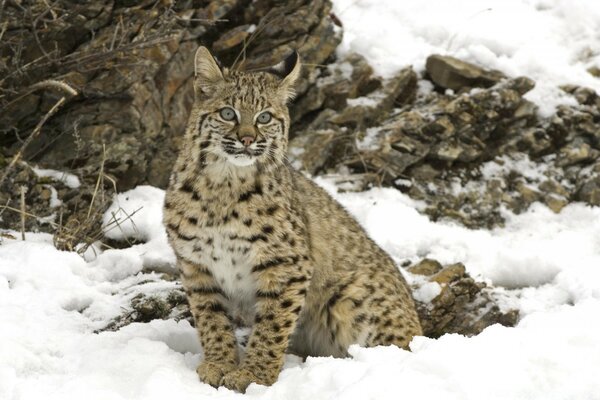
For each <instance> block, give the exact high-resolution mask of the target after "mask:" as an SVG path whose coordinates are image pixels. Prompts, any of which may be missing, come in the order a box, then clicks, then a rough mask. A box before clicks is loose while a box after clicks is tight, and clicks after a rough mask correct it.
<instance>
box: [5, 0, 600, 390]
mask: <svg viewBox="0 0 600 400" xmlns="http://www.w3.org/2000/svg"><path fill="white" fill-rule="evenodd" d="M333 3H334V12H335V14H336V15H337V16H338V17H339V18H340V19H341V20H342V22H343V23H344V39H343V42H342V45H341V47H340V49H339V52H340V55H341V56H344V55H346V54H348V53H349V52H352V51H355V52H358V53H361V54H363V55H364V56H365V57H366V58H367V59H368V60H369V62H370V63H371V64H372V65H373V67H374V68H375V71H376V72H377V73H378V74H379V75H381V76H383V77H384V78H388V77H390V76H392V75H393V74H394V73H396V72H397V71H399V70H400V69H402V68H404V67H405V66H407V65H411V64H412V65H413V66H414V67H415V68H416V70H417V71H420V72H422V71H423V69H424V63H425V59H426V57H427V56H428V55H430V54H432V53H442V54H449V55H453V56H456V57H458V58H461V59H464V60H467V61H470V62H474V63H476V64H479V65H482V66H485V67H486V68H494V69H498V70H501V71H503V72H504V73H506V74H507V75H509V76H519V75H526V76H529V77H531V78H533V79H534V80H536V87H535V89H534V90H533V91H531V92H530V93H528V94H527V98H529V99H530V100H532V101H534V102H535V103H537V104H538V105H539V106H540V112H541V114H542V115H549V114H551V113H552V112H553V111H554V109H555V108H556V106H557V105H558V104H573V103H574V100H573V99H572V98H571V97H570V96H568V95H566V94H564V93H562V92H561V91H560V89H558V86H559V85H562V84H567V83H570V84H577V85H583V86H588V87H591V88H593V89H595V90H596V91H600V80H598V79H594V78H592V77H591V75H590V74H589V73H587V72H586V69H587V68H589V67H591V66H598V67H600V40H599V39H600V38H599V36H598V32H600V3H599V2H598V1H596V0H571V1H567V0H456V1H453V2H448V1H444V0H429V1H426V2H423V1H419V0H403V1H397V0H334V1H333ZM338 68H339V72H340V74H341V76H349V75H351V73H352V66H351V65H350V64H349V63H347V64H342V65H340V66H339V67H338ZM432 89H433V88H432V86H431V84H429V83H427V81H423V80H420V81H419V93H421V94H426V93H428V92H430V91H431V90H432ZM367 101H368V99H364V98H358V99H355V100H353V102H354V104H355V105H365V102H367ZM351 103H352V102H351ZM377 134H378V131H377V129H372V130H369V131H367V132H366V135H365V137H364V138H362V139H361V140H360V141H358V142H357V145H358V146H363V147H364V148H369V147H370V146H372V141H373V137H374V136H376V135H377ZM297 151H300V150H297ZM544 168H545V167H543V166H542V167H540V164H535V163H532V162H531V161H530V160H528V159H526V158H523V159H507V158H504V159H499V160H494V161H491V162H490V163H487V164H485V165H484V166H483V168H482V171H481V172H482V175H483V177H484V179H492V178H494V177H497V176H503V175H505V174H506V173H507V172H509V171H510V170H511V169H516V170H518V171H519V172H520V173H521V174H522V175H523V176H524V177H525V178H526V179H528V180H529V181H532V182H534V183H536V182H539V181H541V180H543V179H545V176H546V175H547V174H548V173H550V172H551V171H548V170H546V169H544ZM34 171H35V173H36V174H37V175H38V176H41V177H50V178H52V179H53V180H55V181H58V182H62V183H63V184H65V185H66V186H68V187H70V188H77V187H79V185H80V183H79V180H78V178H77V177H76V176H74V175H71V174H66V173H63V172H59V171H54V170H44V169H37V168H35V169H34ZM316 181H317V183H318V184H320V185H321V186H323V187H324V188H325V189H326V190H328V191H329V192H330V193H331V194H332V195H333V196H334V197H335V198H336V199H338V200H339V201H340V202H341V203H342V204H343V205H344V206H345V207H346V208H347V209H348V210H349V211H350V212H351V213H352V214H353V215H354V216H355V217H356V218H357V219H358V221H359V222H360V223H361V224H362V225H363V226H364V227H365V229H366V230H367V231H368V233H369V234H370V236H371V237H372V238H373V239H374V240H375V241H376V242H378V243H379V244H380V245H381V246H382V247H383V248H384V249H385V250H386V251H387V252H388V253H389V254H390V255H391V256H392V257H393V258H394V260H395V261H396V262H397V263H398V265H401V264H403V263H404V262H407V261H410V262H416V261H419V260H421V259H423V258H432V259H436V260H438V261H440V262H441V263H443V264H450V263H457V262H461V263H463V264H464V265H465V267H466V269H467V271H468V272H469V273H470V274H472V275H473V276H475V277H477V278H478V279H483V280H485V281H487V282H489V283H492V284H493V285H495V286H496V288H495V289H494V293H493V295H494V296H495V297H496V298H498V299H499V301H500V305H501V307H502V309H504V310H508V309H511V308H516V309H518V310H519V311H520V315H521V319H520V321H519V323H518V325H517V326H516V327H514V328H506V327H502V326H497V325H496V326H491V327H489V328H487V329H486V330H484V331H483V333H481V334H480V335H478V336H476V337H471V338H467V337H463V336H460V335H445V336H442V337H441V338H439V339H430V338H425V337H417V338H415V339H414V340H413V342H412V343H411V350H412V351H411V352H409V351H405V350H401V349H398V348H396V347H377V348H371V349H365V348H360V347H352V348H351V349H350V354H351V356H352V357H350V358H346V359H333V358H325V357H320V358H319V357H309V358H308V359H307V360H306V361H302V360H301V359H299V358H298V357H295V356H292V355H288V356H287V357H286V363H285V367H284V370H283V371H282V373H281V375H280V377H279V379H278V381H277V383H275V384H274V385H273V386H272V387H268V388H267V387H262V386H258V385H251V386H250V387H249V388H248V392H247V394H246V395H241V394H237V393H234V392H231V391H229V390H227V389H224V388H220V389H215V388H212V387H210V386H208V385H205V384H203V383H201V382H199V380H198V378H197V375H196V373H195V368H196V366H197V364H198V363H199V361H200V360H201V359H202V348H201V346H200V344H199V341H198V339H197V334H196V332H195V329H194V328H193V327H191V326H190V325H189V323H188V322H187V321H185V320H182V321H176V320H175V319H167V320H153V321H151V322H148V323H133V324H130V325H127V326H125V327H123V328H121V329H119V330H117V331H115V332H112V331H104V332H101V333H94V332H95V331H96V330H99V329H102V328H104V327H106V326H107V325H108V324H109V323H110V322H111V321H112V320H113V319H114V318H116V317H118V316H120V315H122V314H123V313H125V312H128V311H130V308H131V306H130V303H131V300H132V299H133V298H134V297H135V296H137V295H139V294H145V295H157V296H162V295H165V294H166V293H168V292H169V291H171V290H173V289H175V288H178V287H179V283H178V282H172V281H165V280H163V279H161V276H160V274H159V273H158V272H161V271H166V270H169V271H173V268H174V265H175V256H174V254H173V251H172V249H171V248H170V247H169V245H168V243H167V238H166V233H165V231H164V227H163V225H162V204H163V202H164V192H163V191H162V190H160V189H157V188H153V187H150V186H140V187H137V188H135V189H132V190H130V191H128V192H125V193H121V194H118V195H117V196H116V197H115V199H114V201H113V204H112V206H111V207H110V208H109V209H108V210H107V212H106V214H105V215H104V219H103V226H104V232H105V234H106V236H107V237H109V238H112V239H116V240H129V241H131V242H132V245H131V246H130V247H127V248H125V249H108V250H106V249H103V248H102V247H101V246H100V245H99V244H98V243H97V244H94V245H93V246H92V247H90V248H89V249H88V250H87V251H86V252H85V253H84V254H83V256H80V255H79V254H77V253H75V252H66V251H59V250H57V249H56V248H54V246H53V245H52V237H51V236H50V235H47V234H39V233H31V232H28V233H27V235H26V238H27V240H26V241H20V240H17V239H11V238H10V237H11V236H13V237H14V238H18V237H20V235H19V234H18V233H17V232H10V231H3V230H2V229H0V233H5V234H4V235H0V399H2V400H4V399H7V400H23V399H27V400H29V399H41V398H44V399H57V400H58V399H60V400H64V399H76V398H86V399H99V400H100V399H101V400H112V399H115V400H117V399H119V400H120V399H161V400H164V399H165V398H177V399H182V400H185V399H198V398H207V399H216V398H218V399H241V398H254V399H289V400H294V399H307V398H311V399H313V400H320V399H361V400H363V399H377V400H379V399H398V398H403V397H407V398H416V397H418V398H422V399H440V398H443V399H450V400H452V399H461V400H462V399H466V400H469V399H478V400H479V399H482V398H485V399H544V400H546V399H549V400H550V399H565V400H566V399H585V400H594V399H600V380H598V379H597V377H598V376H600V320H599V319H598V318H597V317H596V316H597V315H600V268H598V266H599V265H600V208H598V207H590V206H586V205H584V204H581V203H573V204H570V205H568V206H566V207H565V208H564V209H563V210H562V211H561V212H560V213H558V214H555V213H553V212H552V211H550V210H549V209H548V208H546V207H545V206H544V205H542V204H534V205H533V206H532V207H530V209H529V210H527V211H526V212H524V213H522V214H520V215H514V214H512V213H510V212H508V211H504V215H503V216H504V218H505V219H506V224H505V227H503V228H496V229H492V230H471V229H467V228H465V227H463V226H460V225H458V224H455V223H451V222H443V221H442V222H432V221H430V220H429V219H428V218H427V216H425V215H423V214H422V213H420V210H421V209H422V207H423V204H422V203H420V202H418V201H414V200H412V199H410V198H409V197H407V196H405V195H403V194H402V193H400V192H398V191H396V190H393V189H372V190H370V191H368V192H363V193H338V192H337V188H336V186H335V185H334V183H333V181H332V180H331V179H323V178H320V179H317V180H316ZM48 188H49V189H50V190H51V191H52V193H51V201H52V205H53V206H57V205H59V203H58V202H59V201H60V200H59V199H58V197H57V196H56V197H55V194H56V191H55V190H53V188H52V187H51V186H48ZM456 190H463V188H461V187H460V184H459V183H458V182H457V186H456ZM403 272H404V274H405V276H406V278H407V279H408V280H409V281H410V282H418V281H419V279H422V278H419V277H418V276H413V275H411V274H409V273H406V271H403ZM440 290H441V287H440V285H439V284H437V283H425V284H424V285H422V286H421V288H420V289H419V290H418V291H417V292H416V293H415V297H417V298H418V299H419V300H421V301H424V302H428V301H431V300H432V299H433V298H434V297H435V296H436V295H437V294H439V293H440ZM243 334H247V332H245V333H244V332H238V335H243Z"/></svg>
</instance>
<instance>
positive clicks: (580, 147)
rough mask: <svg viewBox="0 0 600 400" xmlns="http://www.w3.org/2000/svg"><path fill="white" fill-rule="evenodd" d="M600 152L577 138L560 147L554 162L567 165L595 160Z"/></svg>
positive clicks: (562, 165) (563, 165)
mask: <svg viewBox="0 0 600 400" xmlns="http://www.w3.org/2000/svg"><path fill="white" fill-rule="evenodd" d="M599 155H600V152H599V151H598V150H596V149H592V147H591V146H590V145H589V144H588V143H585V142H584V141H583V140H582V139H580V138H578V139H576V140H574V141H573V142H571V143H569V144H567V145H566V146H565V147H563V148H562V149H560V153H559V155H558V159H557V160H556V164H557V165H558V166H561V167H567V166H569V165H573V164H579V163H583V162H588V161H591V160H595V159H596V158H598V156H599Z"/></svg>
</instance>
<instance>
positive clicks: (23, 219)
mask: <svg viewBox="0 0 600 400" xmlns="http://www.w3.org/2000/svg"><path fill="white" fill-rule="evenodd" d="M25 189H26V188H25V186H21V240H23V241H25Z"/></svg>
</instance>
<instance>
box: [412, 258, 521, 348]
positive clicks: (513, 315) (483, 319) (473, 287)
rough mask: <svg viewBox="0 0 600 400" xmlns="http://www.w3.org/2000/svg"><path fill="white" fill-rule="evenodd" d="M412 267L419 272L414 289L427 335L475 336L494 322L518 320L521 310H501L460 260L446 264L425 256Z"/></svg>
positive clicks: (481, 283) (502, 323)
mask: <svg viewBox="0 0 600 400" xmlns="http://www.w3.org/2000/svg"><path fill="white" fill-rule="evenodd" d="M408 271H409V272H410V273H411V274H413V275H416V276H417V279H416V282H417V283H416V284H415V285H414V288H413V290H414V293H415V297H416V299H415V301H416V304H417V311H418V313H419V317H420V319H421V325H422V327H423V333H424V335H425V336H428V337H434V338H437V337H440V336H442V335H443V334H446V333H460V334H462V335H467V336H471V335H476V334H479V333H480V332H481V331H483V330H484V329H485V328H487V327H488V326H490V325H493V324H501V325H504V326H514V325H515V324H516V323H517V319H518V316H519V313H518V311H517V310H508V311H506V312H503V311H501V310H500V307H499V306H498V304H497V301H496V299H495V298H494V297H493V295H492V292H491V291H490V289H489V288H488V287H487V285H486V284H485V283H484V282H476V281H475V280H474V279H473V278H471V277H470V276H469V274H467V273H466V270H465V266H464V265H462V264H460V263H458V264H452V265H447V266H445V267H443V266H442V265H441V264H440V263H439V262H437V261H435V260H430V259H424V260H422V261H421V262H419V263H417V264H415V265H413V266H410V267H408ZM423 292H424V293H423Z"/></svg>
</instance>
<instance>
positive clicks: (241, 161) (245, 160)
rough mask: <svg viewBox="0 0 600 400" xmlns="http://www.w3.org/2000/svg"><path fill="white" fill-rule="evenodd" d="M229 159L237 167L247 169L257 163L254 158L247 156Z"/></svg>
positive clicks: (230, 157) (229, 157)
mask: <svg viewBox="0 0 600 400" xmlns="http://www.w3.org/2000/svg"><path fill="white" fill-rule="evenodd" d="M227 159H228V161H229V162H230V163H232V164H233V165H235V166H236V167H247V166H249V165H252V164H254V162H255V161H256V159H255V158H254V157H248V156H246V155H239V156H228V157H227Z"/></svg>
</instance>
